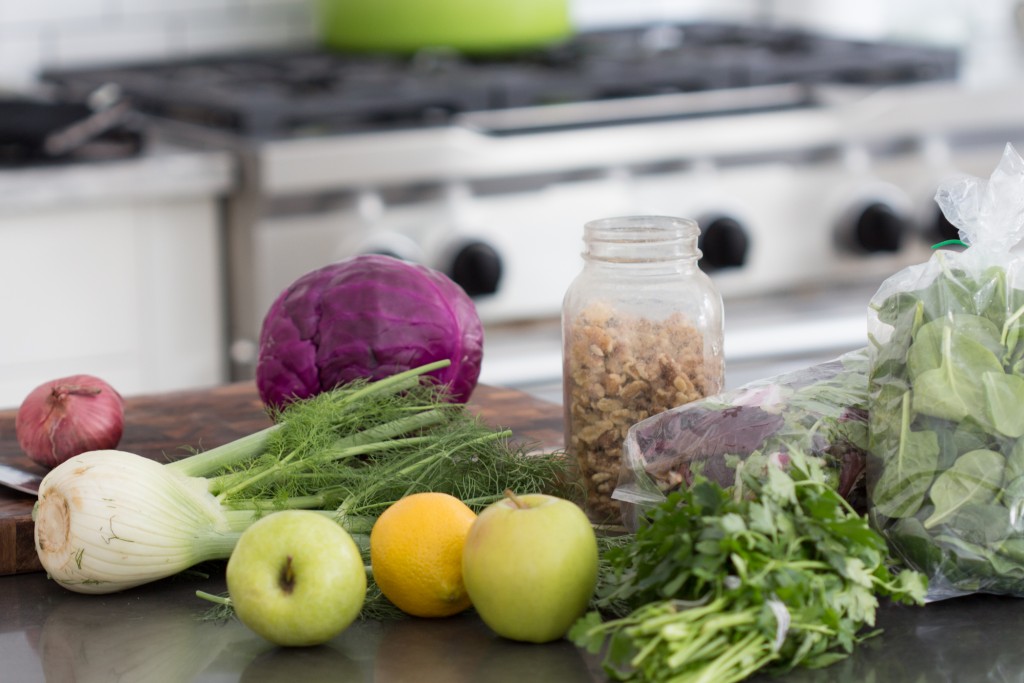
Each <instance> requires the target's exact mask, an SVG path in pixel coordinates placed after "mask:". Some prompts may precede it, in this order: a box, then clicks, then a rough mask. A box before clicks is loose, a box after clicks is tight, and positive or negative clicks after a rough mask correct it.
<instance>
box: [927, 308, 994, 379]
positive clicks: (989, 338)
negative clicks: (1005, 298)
mask: <svg viewBox="0 0 1024 683" xmlns="http://www.w3.org/2000/svg"><path fill="white" fill-rule="evenodd" d="M946 330H952V331H955V332H956V334H957V335H960V336H963V337H965V338H967V339H970V340H972V341H974V342H977V343H978V344H980V345H982V346H984V347H985V348H986V349H988V350H989V351H991V352H992V354H993V356H994V357H996V358H998V356H999V355H1000V354H1002V353H1003V351H1004V347H1003V344H1002V343H1001V341H1000V331H999V328H997V327H996V326H995V324H994V323H993V322H992V321H991V320H989V319H988V318H984V317H982V316H980V315H970V314H966V313H961V314H957V315H951V316H948V317H946V316H944V317H941V318H937V319H935V320H932V321H930V322H927V323H925V324H924V325H922V326H921V328H920V329H919V330H918V331H917V333H916V334H915V335H914V341H913V344H911V346H910V349H909V350H908V351H907V370H908V371H909V372H910V377H911V379H914V378H916V377H917V376H919V375H920V374H921V373H923V372H927V371H928V370H934V369H936V368H939V367H941V365H942V359H943V357H944V355H945V354H944V352H943V344H944V337H945V333H946Z"/></svg>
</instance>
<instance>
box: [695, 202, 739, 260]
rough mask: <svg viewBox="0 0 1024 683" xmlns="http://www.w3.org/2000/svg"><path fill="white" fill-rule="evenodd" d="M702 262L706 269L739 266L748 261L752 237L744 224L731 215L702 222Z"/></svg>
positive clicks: (699, 244)
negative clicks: (748, 234) (748, 235)
mask: <svg viewBox="0 0 1024 683" xmlns="http://www.w3.org/2000/svg"><path fill="white" fill-rule="evenodd" d="M697 247H698V248H699V249H700V251H701V254H703V256H702V257H701V260H700V263H701V267H702V268H703V269H704V270H707V271H711V270H720V269H722V268H739V267H741V266H742V265H743V264H744V263H746V261H747V252H748V251H749V249H750V238H749V237H747V231H746V229H744V227H743V225H742V224H741V223H740V222H739V221H738V220H736V219H735V218H732V217H730V216H718V217H716V218H712V219H711V220H708V221H707V222H706V223H705V222H702V226H701V232H700V237H699V238H697Z"/></svg>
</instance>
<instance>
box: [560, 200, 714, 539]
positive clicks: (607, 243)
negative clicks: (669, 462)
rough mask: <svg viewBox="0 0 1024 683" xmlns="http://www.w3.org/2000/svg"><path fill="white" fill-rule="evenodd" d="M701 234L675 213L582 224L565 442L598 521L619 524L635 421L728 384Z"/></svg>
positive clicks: (572, 293)
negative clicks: (617, 495) (618, 490)
mask: <svg viewBox="0 0 1024 683" xmlns="http://www.w3.org/2000/svg"><path fill="white" fill-rule="evenodd" d="M699 235H700V229H699V228H698V227H697V223H696V222H694V221H692V220H689V219H685V218H674V217H669V216H626V217H621V218H605V219H601V220H595V221H591V222H589V223H587V224H586V225H585V226H584V232H583V242H584V250H583V260H584V263H583V269H582V271H581V272H580V273H579V275H577V277H576V279H575V280H573V282H572V284H571V285H570V286H569V289H568V290H567V291H566V294H565V299H564V301H563V304H562V373H563V376H562V388H563V406H564V410H565V445H566V449H567V452H568V454H569V456H570V457H572V458H574V459H575V461H576V462H577V463H578V466H579V472H580V476H581V477H582V479H583V482H584V484H585V487H586V490H587V503H586V510H587V513H588V515H589V516H590V518H591V519H592V520H593V521H595V522H598V523H610V524H618V523H619V522H620V519H621V517H620V511H619V504H618V502H617V501H615V500H613V499H612V497H611V495H612V492H613V491H614V489H615V487H616V485H617V484H618V480H619V469H620V465H621V459H622V444H623V440H624V439H625V437H626V432H627V431H628V430H629V428H630V427H631V426H632V425H634V424H636V423H637V422H639V421H640V420H643V419H644V418H646V417H650V416H651V415H656V414H658V413H661V412H664V411H666V410H669V409H670V408H674V407H676V406H679V405H682V404H684V403H688V402H690V401H694V400H697V399H700V398H703V397H704V396H709V395H712V394H716V393H719V392H720V391H721V390H722V387H723V384H724V373H725V363H724V361H723V358H722V338H723V334H724V330H723V315H722V297H721V295H720V294H719V293H718V291H717V289H716V288H715V286H714V284H713V283H712V282H711V279H710V278H709V277H708V276H707V275H706V274H705V273H704V272H703V271H701V270H700V269H699V268H698V267H697V260H698V259H699V258H700V256H701V253H700V250H699V249H698V248H697V238H698V236H699Z"/></svg>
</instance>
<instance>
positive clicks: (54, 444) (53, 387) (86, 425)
mask: <svg viewBox="0 0 1024 683" xmlns="http://www.w3.org/2000/svg"><path fill="white" fill-rule="evenodd" d="M14 430H15V433H16V434H17V437H18V444H19V445H20V446H21V448H22V450H24V451H25V452H26V453H27V454H28V456H29V457H30V458H32V459H33V460H34V461H36V462H37V463H39V464H40V465H44V466H46V467H56V466H57V465H59V464H60V463H62V462H64V461H65V460H67V459H68V458H70V457H72V456H75V455H78V454H79V453H84V452H86V451H95V450H101V449H108V448H116V447H117V444H118V443H119V442H120V441H121V434H122V433H123V432H124V400H123V399H122V398H121V394H119V393H117V391H115V390H114V388H113V387H111V386H110V385H109V384H107V383H106V382H104V381H103V380H101V379H100V378H98V377H93V376H92V375H72V376H70V377H64V378H61V379H55V380H53V381H51V382H45V383H43V384H40V385H39V386H38V387H36V388H35V389H33V390H32V391H31V393H29V395H28V396H27V397H25V400H24V401H22V403H21V407H19V408H18V415H17V417H16V418H15V421H14Z"/></svg>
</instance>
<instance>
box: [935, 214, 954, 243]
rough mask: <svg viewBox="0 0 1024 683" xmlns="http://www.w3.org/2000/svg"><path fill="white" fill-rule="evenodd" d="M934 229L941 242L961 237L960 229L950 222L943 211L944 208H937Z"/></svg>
mask: <svg viewBox="0 0 1024 683" xmlns="http://www.w3.org/2000/svg"><path fill="white" fill-rule="evenodd" d="M932 230H933V233H934V235H935V238H936V239H937V240H938V241H939V242H945V241H946V240H958V239H960V229H959V228H957V227H956V226H955V225H953V224H952V223H950V222H949V219H948V218H946V214H944V213H942V209H938V208H937V209H935V222H934V223H933V224H932Z"/></svg>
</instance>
